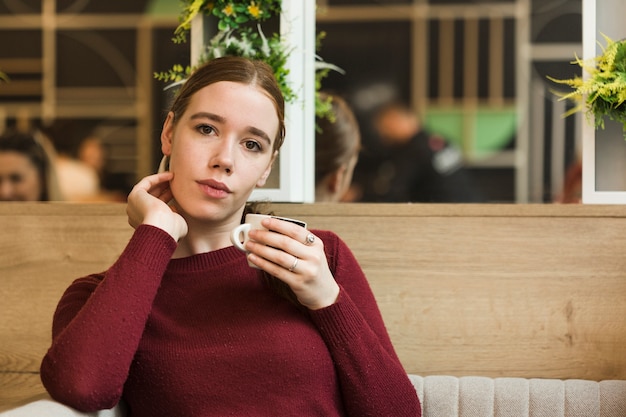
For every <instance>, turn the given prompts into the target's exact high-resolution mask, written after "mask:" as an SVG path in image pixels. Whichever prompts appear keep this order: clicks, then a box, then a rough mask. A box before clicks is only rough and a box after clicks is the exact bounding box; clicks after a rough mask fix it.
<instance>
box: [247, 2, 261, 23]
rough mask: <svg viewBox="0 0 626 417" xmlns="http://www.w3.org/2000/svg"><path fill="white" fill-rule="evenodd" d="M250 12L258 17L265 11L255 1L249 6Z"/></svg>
mask: <svg viewBox="0 0 626 417" xmlns="http://www.w3.org/2000/svg"><path fill="white" fill-rule="evenodd" d="M248 13H250V16H252V17H254V18H255V19H258V18H259V17H261V15H262V14H263V11H262V10H261V8H260V7H259V6H257V4H256V2H254V1H253V2H250V6H248Z"/></svg>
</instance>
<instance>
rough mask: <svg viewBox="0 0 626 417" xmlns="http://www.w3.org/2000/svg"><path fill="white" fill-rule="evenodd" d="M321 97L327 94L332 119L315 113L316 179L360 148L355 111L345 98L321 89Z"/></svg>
mask: <svg viewBox="0 0 626 417" xmlns="http://www.w3.org/2000/svg"><path fill="white" fill-rule="evenodd" d="M320 98H321V99H322V100H324V101H326V100H328V99H329V98H330V100H331V105H332V112H333V114H334V120H329V119H328V118H322V117H318V118H317V119H316V121H315V123H316V127H317V133H316V135H315V183H316V184H317V183H318V182H319V181H321V180H322V179H324V177H325V176H327V175H328V174H330V173H331V172H335V171H336V170H337V169H339V168H340V167H341V166H342V165H345V164H347V163H348V162H349V161H350V159H351V158H352V157H353V156H354V155H355V154H357V153H358V152H359V150H360V149H361V133H360V131H359V125H358V123H357V121H356V118H355V116H354V113H353V112H352V110H351V109H350V107H349V106H348V104H347V103H346V101H345V100H344V99H343V98H341V97H339V96H337V95H333V94H330V93H325V92H320Z"/></svg>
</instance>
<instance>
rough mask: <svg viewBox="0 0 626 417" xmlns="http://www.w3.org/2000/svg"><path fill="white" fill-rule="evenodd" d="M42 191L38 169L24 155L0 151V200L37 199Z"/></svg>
mask: <svg viewBox="0 0 626 417" xmlns="http://www.w3.org/2000/svg"><path fill="white" fill-rule="evenodd" d="M42 191H43V184H41V180H40V178H39V171H37V167H36V166H35V165H34V164H33V163H32V162H31V160H30V159H29V158H28V157H27V156H26V155H24V154H22V153H20V152H14V151H0V201H39V200H40V199H41V194H42Z"/></svg>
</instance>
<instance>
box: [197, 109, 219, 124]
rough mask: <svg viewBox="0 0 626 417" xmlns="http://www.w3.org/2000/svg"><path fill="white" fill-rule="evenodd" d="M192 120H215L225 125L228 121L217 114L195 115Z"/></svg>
mask: <svg viewBox="0 0 626 417" xmlns="http://www.w3.org/2000/svg"><path fill="white" fill-rule="evenodd" d="M190 119H191V120H197V119H211V120H215V121H216V122H220V123H224V122H225V121H226V119H225V118H223V117H222V116H220V115H217V114H215V113H208V112H198V113H194V114H192V115H191V117H190Z"/></svg>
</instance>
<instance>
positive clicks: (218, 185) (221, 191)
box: [198, 180, 230, 198]
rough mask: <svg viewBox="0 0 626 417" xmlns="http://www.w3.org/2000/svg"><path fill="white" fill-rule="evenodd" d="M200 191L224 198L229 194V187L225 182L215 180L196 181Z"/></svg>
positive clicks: (210, 195)
mask: <svg viewBox="0 0 626 417" xmlns="http://www.w3.org/2000/svg"><path fill="white" fill-rule="evenodd" d="M198 184H199V185H200V188H201V189H202V191H203V192H204V193H205V194H206V195H208V196H209V197H213V198H225V197H227V196H228V194H230V189H229V188H228V186H226V184H224V183H222V182H219V181H215V180H202V181H198Z"/></svg>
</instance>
